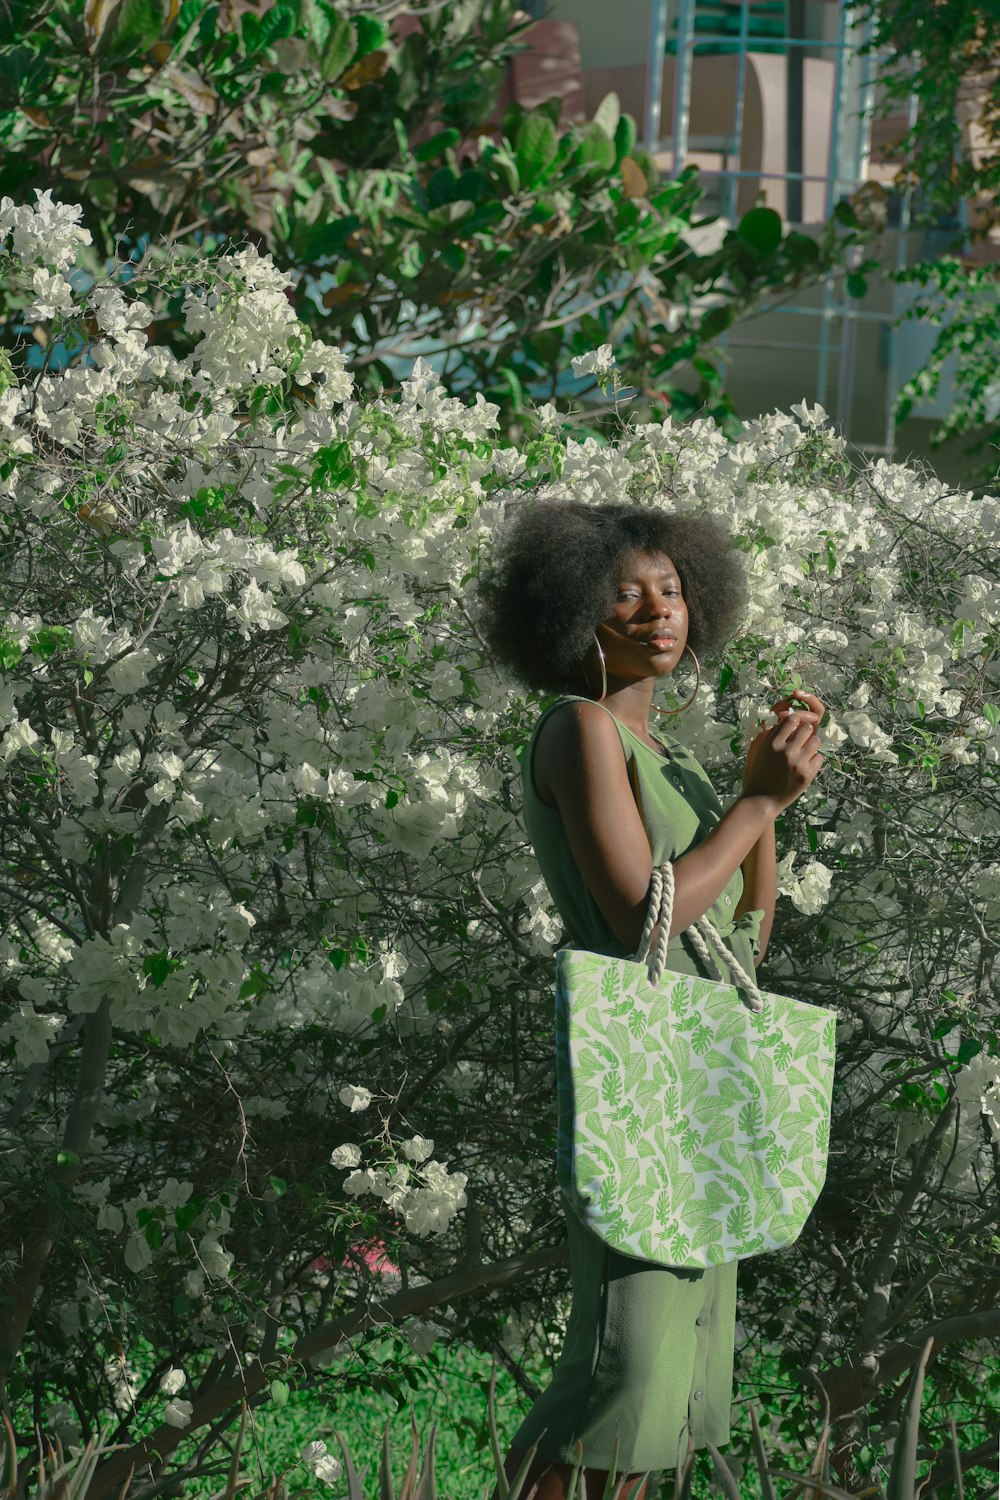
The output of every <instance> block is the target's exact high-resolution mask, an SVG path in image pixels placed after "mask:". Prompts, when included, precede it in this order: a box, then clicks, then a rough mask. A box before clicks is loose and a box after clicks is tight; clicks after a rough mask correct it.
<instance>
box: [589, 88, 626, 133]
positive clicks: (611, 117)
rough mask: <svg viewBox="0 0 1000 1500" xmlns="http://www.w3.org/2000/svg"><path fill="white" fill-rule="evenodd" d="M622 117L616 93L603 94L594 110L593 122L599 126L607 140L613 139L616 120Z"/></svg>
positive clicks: (616, 124)
mask: <svg viewBox="0 0 1000 1500" xmlns="http://www.w3.org/2000/svg"><path fill="white" fill-rule="evenodd" d="M621 117H622V106H621V100H620V99H619V98H618V95H617V94H616V93H613V92H612V93H610V94H605V96H604V98H603V99H602V100H601V102H600V104H599V105H598V106H597V108H596V109H595V110H594V124H595V125H597V126H599V127H600V129H601V130H603V131H604V134H605V135H606V136H607V137H608V139H609V140H614V138H615V131H616V130H617V129H618V122H619V120H620V119H621Z"/></svg>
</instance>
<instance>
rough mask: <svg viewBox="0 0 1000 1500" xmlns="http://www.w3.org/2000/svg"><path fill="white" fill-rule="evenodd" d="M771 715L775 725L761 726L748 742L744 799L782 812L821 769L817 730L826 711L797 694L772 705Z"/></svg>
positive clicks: (812, 698)
mask: <svg viewBox="0 0 1000 1500" xmlns="http://www.w3.org/2000/svg"><path fill="white" fill-rule="evenodd" d="M803 704H805V705H806V706H805V707H802V706H801V705H803ZM771 712H772V713H773V714H774V715H775V716H776V718H777V720H778V722H777V723H776V724H771V725H761V727H760V729H759V730H758V731H757V733H756V734H755V735H754V737H753V739H752V740H751V741H750V745H749V747H748V750H747V758H746V762H745V764H744V766H743V795H744V796H746V797H767V798H769V799H770V800H771V801H772V802H774V804H775V806H776V808H777V810H778V811H779V812H782V811H784V809H785V808H786V807H788V806H790V804H791V803H793V802H794V801H795V799H796V797H801V795H802V793H803V792H804V791H805V789H806V787H807V786H809V785H810V783H811V782H813V781H815V779H816V777H817V776H818V775H819V773H820V771H821V770H822V768H823V756H822V754H821V753H820V748H819V743H820V742H819V735H818V733H817V730H818V728H819V725H820V723H821V721H822V719H823V716H824V714H825V713H826V708H825V707H824V705H823V703H822V702H821V701H820V699H819V698H817V697H816V695H815V693H802V692H797V693H795V694H794V695H793V696H792V697H789V698H780V699H779V700H778V702H777V703H774V704H772V706H771Z"/></svg>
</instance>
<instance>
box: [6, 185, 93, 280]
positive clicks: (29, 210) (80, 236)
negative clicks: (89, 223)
mask: <svg viewBox="0 0 1000 1500" xmlns="http://www.w3.org/2000/svg"><path fill="white" fill-rule="evenodd" d="M82 216H83V209H82V208H81V207H80V206H79V204H76V203H74V204H68V203H53V201H52V190H51V188H46V189H45V190H44V192H42V191H40V190H39V189H38V188H35V203H34V205H33V206H30V207H29V206H28V205H27V204H25V205H23V206H22V205H18V204H15V203H14V202H13V201H12V200H11V199H10V198H3V199H0V237H2V236H6V235H7V234H9V233H10V232H11V230H13V248H14V254H15V255H17V256H19V257H20V258H21V260H23V261H25V262H27V263H29V264H30V263H31V262H32V261H35V260H40V261H42V262H43V264H45V265H47V266H54V267H55V268H56V270H58V271H62V270H64V269H65V268H66V267H67V266H69V265H71V264H72V263H73V261H74V260H75V259H76V252H77V250H78V249H79V248H80V246H81V245H89V244H90V243H91V234H90V230H89V229H81V228H80V225H79V223H78V220H79V219H80V218H82Z"/></svg>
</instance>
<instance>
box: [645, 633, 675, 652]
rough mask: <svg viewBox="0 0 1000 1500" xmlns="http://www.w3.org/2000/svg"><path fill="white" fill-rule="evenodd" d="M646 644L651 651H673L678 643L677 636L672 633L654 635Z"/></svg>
mask: <svg viewBox="0 0 1000 1500" xmlns="http://www.w3.org/2000/svg"><path fill="white" fill-rule="evenodd" d="M646 645H647V646H648V647H649V649H650V651H657V652H660V651H672V650H673V649H674V647H675V646H676V645H677V638H676V636H672V635H654V636H653V638H652V640H649V641H647V642H646Z"/></svg>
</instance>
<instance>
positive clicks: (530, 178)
mask: <svg viewBox="0 0 1000 1500" xmlns="http://www.w3.org/2000/svg"><path fill="white" fill-rule="evenodd" d="M558 149H559V142H558V139H557V137H556V128H555V126H554V125H553V123H552V121H551V120H550V119H548V118H547V116H545V115H537V114H532V115H528V116H527V118H526V119H524V120H523V121H522V122H521V127H520V129H519V130H518V132H517V145H516V148H515V152H514V156H515V160H516V162H517V172H518V176H519V177H520V179H521V185H522V186H523V187H526V188H530V187H534V185H535V184H536V183H537V182H538V181H539V179H540V178H542V177H544V176H545V173H546V171H547V169H548V168H549V167H550V166H551V165H552V163H553V161H554V160H555V157H556V152H557V151H558Z"/></svg>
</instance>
